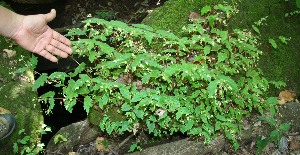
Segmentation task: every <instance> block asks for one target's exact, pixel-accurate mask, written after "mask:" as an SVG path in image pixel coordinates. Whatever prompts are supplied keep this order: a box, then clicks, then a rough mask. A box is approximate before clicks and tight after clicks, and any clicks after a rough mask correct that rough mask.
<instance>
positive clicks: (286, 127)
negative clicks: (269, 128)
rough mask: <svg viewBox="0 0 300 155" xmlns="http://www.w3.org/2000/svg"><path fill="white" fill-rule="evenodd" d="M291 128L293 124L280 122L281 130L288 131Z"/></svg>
mask: <svg viewBox="0 0 300 155" xmlns="http://www.w3.org/2000/svg"><path fill="white" fill-rule="evenodd" d="M290 128H291V125H290V124H289V123H283V124H280V126H279V129H280V130H281V131H288V130H289V129H290Z"/></svg>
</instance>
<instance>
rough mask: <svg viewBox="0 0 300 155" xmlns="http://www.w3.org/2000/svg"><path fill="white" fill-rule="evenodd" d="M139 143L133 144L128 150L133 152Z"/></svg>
mask: <svg viewBox="0 0 300 155" xmlns="http://www.w3.org/2000/svg"><path fill="white" fill-rule="evenodd" d="M137 147H138V145H137V144H136V143H134V144H131V145H130V148H129V151H128V152H133V151H135V150H136V149H137Z"/></svg>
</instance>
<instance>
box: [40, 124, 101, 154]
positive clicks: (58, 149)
mask: <svg viewBox="0 0 300 155" xmlns="http://www.w3.org/2000/svg"><path fill="white" fill-rule="evenodd" d="M98 134H99V132H98V131H97V130H96V129H94V128H92V127H91V126H90V124H89V122H88V121H87V120H83V121H80V122H77V123H73V124H70V125H68V126H66V127H63V128H61V129H60V130H59V131H58V132H57V133H56V134H55V136H53V137H52V138H51V140H50V141H49V143H48V145H47V147H46V150H45V154H46V155H48V154H49V155H52V154H68V153H69V152H88V153H90V152H92V151H96V150H95V147H94V146H95V140H96V138H97V137H98ZM57 135H61V136H63V137H64V138H66V139H67V141H65V142H61V143H59V144H55V137H56V136H57ZM86 144H88V146H86Z"/></svg>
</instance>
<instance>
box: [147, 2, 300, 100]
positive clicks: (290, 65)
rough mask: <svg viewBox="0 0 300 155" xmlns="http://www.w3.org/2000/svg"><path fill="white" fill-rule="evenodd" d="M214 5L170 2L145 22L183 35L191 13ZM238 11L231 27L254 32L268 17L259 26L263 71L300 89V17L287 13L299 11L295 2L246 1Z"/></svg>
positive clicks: (240, 4)
mask: <svg viewBox="0 0 300 155" xmlns="http://www.w3.org/2000/svg"><path fill="white" fill-rule="evenodd" d="M212 4H213V2H212V1H194V0H188V1H185V0H169V1H168V2H166V3H165V4H164V5H163V6H162V7H160V8H158V9H156V10H154V11H153V12H152V13H151V14H149V15H148V17H146V18H145V20H144V21H143V23H144V24H147V25H150V26H152V27H153V28H155V29H164V30H170V31H173V32H174V33H176V34H179V35H180V31H181V28H182V27H183V26H184V25H185V24H187V23H188V15H189V13H190V12H193V11H195V12H200V10H201V8H202V7H203V6H205V5H212ZM238 9H239V13H238V14H237V15H235V16H234V17H233V18H232V19H231V21H230V23H229V26H230V28H238V29H249V30H250V29H252V25H253V24H254V22H256V21H258V20H260V19H261V18H263V17H266V16H268V18H267V21H266V22H265V23H266V25H263V26H261V27H259V28H260V33H261V36H260V37H261V40H260V42H261V46H260V49H261V50H262V51H263V56H262V57H261V61H260V68H262V70H263V72H264V73H265V75H266V77H267V78H268V79H269V80H281V81H284V82H286V83H287V89H289V88H298V89H299V88H300V78H299V73H300V71H299V70H300V64H299V63H298V62H299V61H300V52H299V49H300V44H299V39H300V35H299V34H300V29H299V24H300V18H299V16H300V15H299V14H298V15H294V16H289V17H285V13H287V12H291V11H293V10H295V9H296V5H295V4H294V1H293V2H292V1H290V2H284V1H281V0H261V1H252V0H243V1H241V2H239V3H238ZM280 35H282V36H284V37H286V38H290V37H291V40H290V41H288V44H287V45H284V44H283V43H281V42H280V40H279V38H278V37H279V36H280ZM269 39H274V40H275V41H276V42H277V44H278V48H277V49H274V48H273V47H272V46H271V44H270V43H268V42H269ZM276 93H278V92H276ZM272 95H277V94H272Z"/></svg>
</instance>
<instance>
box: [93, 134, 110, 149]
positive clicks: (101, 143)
mask: <svg viewBox="0 0 300 155" xmlns="http://www.w3.org/2000/svg"><path fill="white" fill-rule="evenodd" d="M106 141H107V140H106V139H105V138H104V137H97V138H96V145H95V148H96V150H97V151H99V152H109V150H108V148H107V146H106V144H105V143H106Z"/></svg>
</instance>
